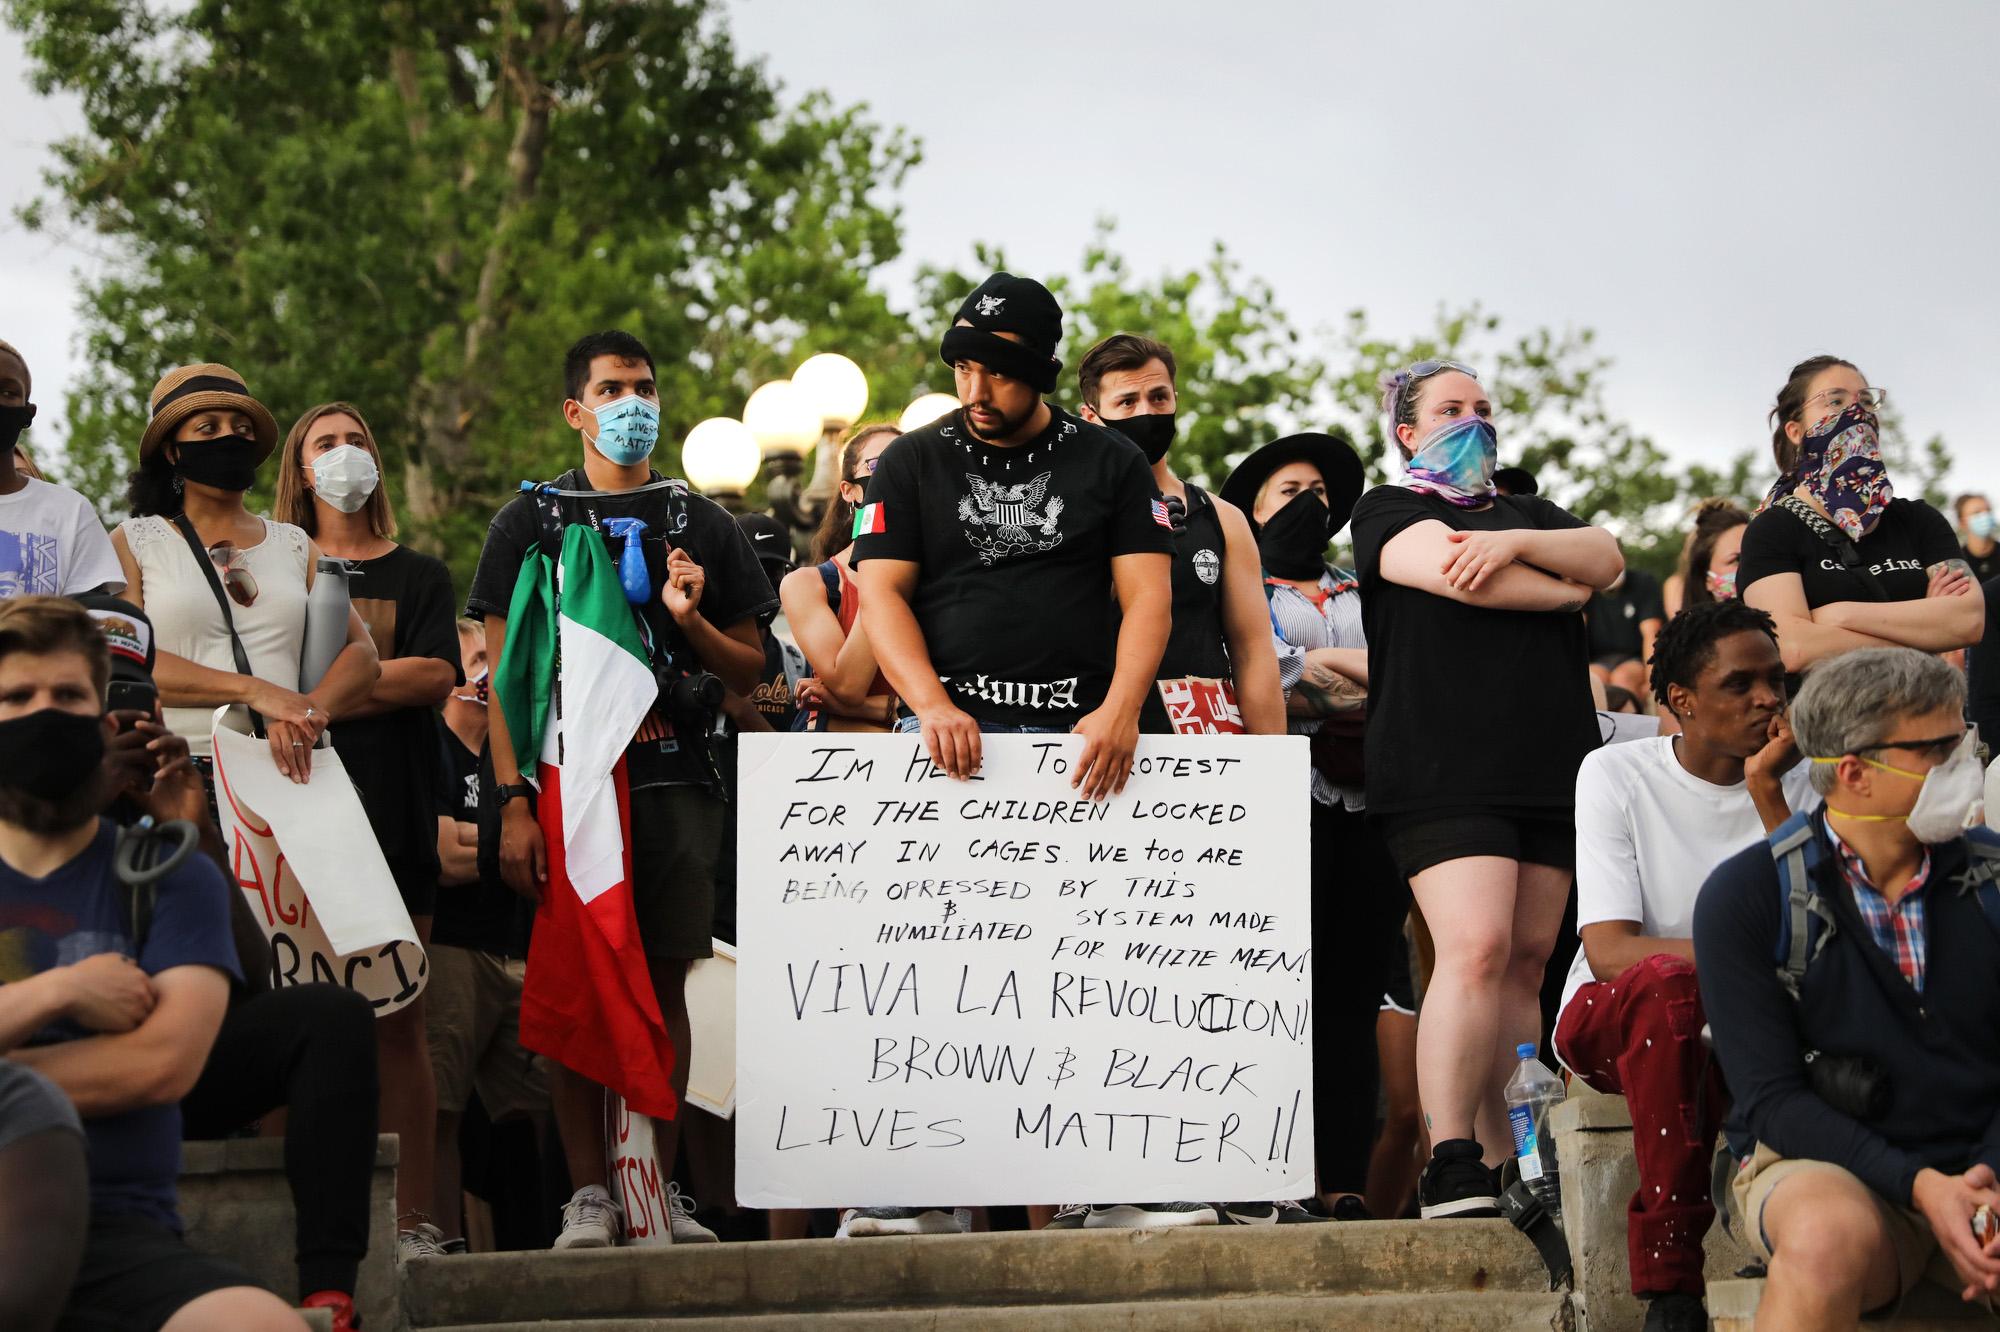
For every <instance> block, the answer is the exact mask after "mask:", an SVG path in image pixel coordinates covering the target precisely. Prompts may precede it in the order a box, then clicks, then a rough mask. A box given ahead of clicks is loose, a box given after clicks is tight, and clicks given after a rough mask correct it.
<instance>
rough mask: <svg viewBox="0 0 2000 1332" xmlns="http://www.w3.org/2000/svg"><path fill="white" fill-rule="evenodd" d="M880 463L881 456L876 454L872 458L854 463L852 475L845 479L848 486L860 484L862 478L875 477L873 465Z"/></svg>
mask: <svg viewBox="0 0 2000 1332" xmlns="http://www.w3.org/2000/svg"><path fill="white" fill-rule="evenodd" d="M881 461H882V455H881V454H879V453H878V454H876V455H875V456H874V457H872V458H863V459H862V460H861V461H860V462H857V463H855V464H854V475H853V476H850V477H848V478H847V482H848V484H849V485H855V484H858V483H859V482H860V480H861V478H862V477H864V476H873V475H875V464H876V463H879V462H881Z"/></svg>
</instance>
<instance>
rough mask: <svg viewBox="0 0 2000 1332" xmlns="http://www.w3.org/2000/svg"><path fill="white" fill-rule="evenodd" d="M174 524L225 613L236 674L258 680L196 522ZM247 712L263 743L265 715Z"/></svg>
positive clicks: (183, 517) (180, 517) (184, 519)
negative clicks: (237, 631) (195, 527)
mask: <svg viewBox="0 0 2000 1332" xmlns="http://www.w3.org/2000/svg"><path fill="white" fill-rule="evenodd" d="M173 525H174V530H176V531H178V532H179V533H180V534H181V538H182V539H183V540H184V541H186V542H187V548H188V550H190V551H191V552H193V554H194V562H195V564H196V566H197V567H199V568H200V570H201V572H202V576H203V577H204V578H206V579H207V580H208V590H209V591H210V592H212V593H214V594H215V604H216V608H217V609H219V610H220V611H221V612H222V627H223V628H224V629H226V630H227V631H228V632H229V655H230V657H231V658H232V659H234V661H235V662H236V673H237V674H238V675H248V676H251V677H252V678H254V677H255V676H256V674H257V672H255V671H253V670H251V669H250V654H249V653H248V652H245V651H244V650H243V640H242V639H241V638H238V637H237V636H236V617H235V616H234V615H232V614H230V612H229V596H228V594H227V593H225V592H224V591H223V590H222V577H221V575H220V574H218V573H216V572H215V561H214V559H212V558H211V557H210V556H209V553H208V550H207V548H206V547H204V546H203V545H202V544H201V537H200V535H199V534H197V533H196V532H195V530H194V522H193V520H192V519H190V518H189V517H188V516H187V514H186V513H177V514H175V515H174V517H173ZM243 710H244V711H245V712H247V713H249V714H250V729H251V730H252V731H253V732H255V734H256V736H257V738H258V739H259V740H262V739H263V738H264V717H263V714H261V713H259V712H258V711H257V710H256V709H255V708H252V707H249V706H247V705H246V706H245V707H244V709H243Z"/></svg>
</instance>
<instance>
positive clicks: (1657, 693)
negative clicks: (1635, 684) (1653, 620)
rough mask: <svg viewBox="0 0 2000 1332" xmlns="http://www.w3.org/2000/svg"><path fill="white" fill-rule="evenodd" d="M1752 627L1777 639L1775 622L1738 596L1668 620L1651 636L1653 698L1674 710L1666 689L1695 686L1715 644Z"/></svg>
mask: <svg viewBox="0 0 2000 1332" xmlns="http://www.w3.org/2000/svg"><path fill="white" fill-rule="evenodd" d="M1753 629H1754V630H1756V631H1757V632H1759V633H1762V634H1768V635H1770V638H1771V641H1772V642H1773V643H1775V642H1777V641H1778V626H1777V624H1776V622H1774V621H1773V620H1772V619H1771V617H1770V616H1769V615H1767V614H1766V613H1764V612H1763V611H1760V610H1758V609H1757V608H1756V607H1755V606H1750V605H1746V604H1745V603H1744V602H1743V601H1741V600H1740V599H1738V598H1735V597H1731V598H1730V599H1729V600H1727V601H1705V602H1701V603H1700V604H1698V605H1693V606H1689V607H1687V608H1686V609H1685V610H1683V611H1682V612H1681V613H1680V614H1679V615H1676V616H1674V618H1673V619H1671V620H1669V621H1667V623H1666V626H1665V627H1664V628H1662V629H1661V630H1660V632H1659V635H1658V637H1656V638H1654V639H1653V655H1652V658H1651V659H1650V660H1649V661H1648V662H1647V665H1649V666H1651V667H1652V668H1653V697H1654V698H1656V699H1658V700H1659V701H1660V706H1661V707H1663V708H1666V709H1667V710H1668V711H1669V712H1671V711H1673V706H1672V705H1671V704H1669V703H1668V702H1667V689H1668V688H1669V687H1670V686H1672V685H1679V686H1680V687H1681V688H1683V689H1692V688H1694V681H1695V677H1696V676H1697V675H1700V674H1701V672H1702V669H1703V668H1704V667H1706V666H1707V665H1708V663H1709V662H1711V661H1713V660H1715V645H1716V644H1717V643H1718V642H1720V641H1722V640H1723V639H1725V638H1727V637H1729V636H1730V635H1731V634H1741V633H1747V632H1749V631H1750V630H1753Z"/></svg>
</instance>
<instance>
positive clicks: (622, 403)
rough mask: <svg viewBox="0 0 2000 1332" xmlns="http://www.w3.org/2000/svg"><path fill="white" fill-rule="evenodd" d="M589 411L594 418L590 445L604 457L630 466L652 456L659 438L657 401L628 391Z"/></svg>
mask: <svg viewBox="0 0 2000 1332" xmlns="http://www.w3.org/2000/svg"><path fill="white" fill-rule="evenodd" d="M589 411H590V414H591V415H592V416H595V417H596V418H597V438H596V439H593V440H592V441H590V442H591V445H592V447H594V448H595V449H596V450H597V451H598V452H599V453H601V454H603V455H604V456H605V457H606V458H609V459H610V460H611V461H612V462H615V463H617V464H618V465H619V466H621V467H630V466H631V465H632V464H634V463H640V462H644V461H645V460H646V459H648V458H650V457H652V456H653V446H654V445H656V444H658V443H659V442H660V404H658V403H657V402H654V401H653V400H652V399H650V398H642V397H640V396H639V395H638V394H636V393H628V394H626V395H625V396H624V397H622V398H619V399H617V400H616V401H614V402H608V403H606V404H604V406H602V407H592V408H590V409H589Z"/></svg>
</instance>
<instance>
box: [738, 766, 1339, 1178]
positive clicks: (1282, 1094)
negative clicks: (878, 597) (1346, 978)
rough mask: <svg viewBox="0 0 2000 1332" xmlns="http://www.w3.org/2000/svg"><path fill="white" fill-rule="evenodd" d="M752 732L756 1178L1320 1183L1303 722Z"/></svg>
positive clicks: (746, 1071)
mask: <svg viewBox="0 0 2000 1332" xmlns="http://www.w3.org/2000/svg"><path fill="white" fill-rule="evenodd" d="M984 746H985V767H984V769H983V770H982V772H981V773H980V775H979V777H978V778H977V779H975V780H973V781H969V782H960V781H953V780H952V779H950V778H949V777H947V776H945V775H944V773H943V772H942V771H941V770H939V769H937V768H935V767H933V766H932V765H931V763H930V762H929V760H928V759H927V758H926V756H925V751H924V747H923V744H922V742H921V741H920V740H918V739H917V738H916V737H914V736H855V735H810V736H809V735H755V734H748V733H746V734H745V735H743V736H742V737H741V740H740V751H739V752H740V760H739V761H740V764H741V771H740V781H739V784H738V789H739V792H740V800H741V808H740V811H739V820H738V827H739V841H738V871H737V875H738V877H737V883H738V889H737V891H738V912H739V956H738V962H737V971H738V977H737V979H738V991H737V1101H736V1112H737V1118H736V1122H737V1133H736V1155H737V1163H736V1168H737V1195H738V1197H739V1198H740V1199H741V1200H742V1201H743V1202H744V1203H746V1204H748V1205H751V1206H755V1207H855V1206H891V1207H893V1206H903V1207H926V1206H977V1205H981V1204H1006V1203H1060V1202H1076V1201H1096V1202H1149V1201H1155V1200H1163V1199H1176V1198H1190V1199H1207V1200H1217V1199H1228V1200H1241V1201H1252V1200H1260V1199H1278V1198H1304V1197H1308V1196H1310V1195H1311V1194H1312V1193H1313V1192H1314V1184H1313V1135H1312V1122H1313V1093H1312V1020H1313V1012H1312V967H1313V963H1314V959H1313V957H1312V951H1311V940H1312V919H1311V910H1312V903H1311V896H1310V892H1309V882H1310V859H1311V854H1312V851H1311V844H1310V843H1311V838H1310V833H1309V826H1310V810H1309V805H1308V802H1309V800H1310V798H1311V796H1310V786H1311V777H1310V769H1309V766H1308V765H1309V758H1308V755H1307V742H1306V741H1305V740H1304V739H1303V738H1298V737H1286V736H1182V737H1165V736H1160V737H1154V736H1148V737H1145V738H1144V739H1143V740H1142V741H1141V742H1140V746H1139V755H1138V762H1137V767H1136V769H1135V772H1134V774H1133V777H1132V780H1131V781H1130V783H1128V784H1127V786H1126V788H1125V790H1124V792H1123V794H1121V795H1119V796H1116V797H1114V798H1112V799H1109V800H1106V801H1104V802H1102V803H1093V802H1091V801H1088V800H1085V799H1083V798H1082V797H1081V796H1080V795H1079V794H1078V793H1077V792H1076V791H1075V790H1073V789H1072V788H1071V786H1070V780H1071V774H1072V771H1073V765H1074V763H1075V760H1076V758H1077V755H1078V754H1079V753H1080V752H1081V749H1082V741H1081V740H1079V739H1078V738H1076V737H1074V736H1062V735H1006V736H1001V735H989V736H986V737H985V738H984Z"/></svg>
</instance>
